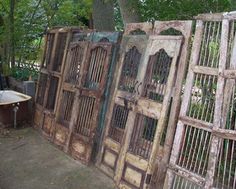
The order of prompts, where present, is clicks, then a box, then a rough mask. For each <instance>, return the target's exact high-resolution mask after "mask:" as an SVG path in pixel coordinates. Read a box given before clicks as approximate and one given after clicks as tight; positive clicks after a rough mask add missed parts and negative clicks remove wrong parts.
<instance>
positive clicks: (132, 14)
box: [118, 0, 141, 24]
mask: <svg viewBox="0 0 236 189" xmlns="http://www.w3.org/2000/svg"><path fill="white" fill-rule="evenodd" d="M118 4H119V7H120V11H121V15H122V19H123V22H124V24H126V23H137V22H141V15H140V12H139V10H138V1H137V0H132V1H127V0H118Z"/></svg>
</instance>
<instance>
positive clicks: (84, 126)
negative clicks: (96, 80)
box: [75, 96, 96, 136]
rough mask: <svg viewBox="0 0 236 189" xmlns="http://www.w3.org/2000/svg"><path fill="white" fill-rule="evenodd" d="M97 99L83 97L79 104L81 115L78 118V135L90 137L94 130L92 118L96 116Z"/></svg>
mask: <svg viewBox="0 0 236 189" xmlns="http://www.w3.org/2000/svg"><path fill="white" fill-rule="evenodd" d="M95 102H96V99H95V98H92V97H87V96H81V97H80V102H79V115H78V116H77V117H78V119H77V124H76V130H75V132H76V133H79V134H81V135H83V136H90V134H91V131H92V130H91V129H92V118H93V114H94V107H95Z"/></svg>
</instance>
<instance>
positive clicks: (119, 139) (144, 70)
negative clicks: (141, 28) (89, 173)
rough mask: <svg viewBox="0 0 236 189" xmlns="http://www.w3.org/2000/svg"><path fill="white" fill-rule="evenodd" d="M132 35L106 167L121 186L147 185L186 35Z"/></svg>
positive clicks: (105, 156)
mask: <svg viewBox="0 0 236 189" xmlns="http://www.w3.org/2000/svg"><path fill="white" fill-rule="evenodd" d="M128 38H129V41H128V42H127V45H126V51H125V53H123V54H124V55H123V59H122V62H123V66H122V69H121V73H120V79H119V82H118V83H117V91H116V94H115V98H114V104H113V107H112V110H111V111H110V112H109V113H110V116H111V119H110V121H109V123H108V125H107V127H108V129H107V136H106V137H105V139H104V148H103V156H102V161H101V167H102V169H103V170H105V171H106V172H107V173H108V174H111V175H112V176H114V177H115V180H116V181H117V183H120V184H119V185H120V187H125V188H143V186H144V184H145V180H146V182H150V177H149V176H146V175H147V174H146V173H147V171H148V169H150V168H151V167H150V166H154V165H150V163H152V164H154V162H153V159H155V158H154V154H155V153H156V148H157V146H158V145H159V141H160V135H161V134H162V130H163V128H164V125H165V124H166V118H167V113H168V107H169V104H170V98H171V93H172V87H173V84H174V79H175V76H176V75H175V74H176V68H177V58H178V55H179V52H180V48H181V43H182V37H180V36H150V37H149V39H147V37H144V36H133V37H131V36H130V37H128ZM145 38H146V39H145ZM108 116H109V115H108Z"/></svg>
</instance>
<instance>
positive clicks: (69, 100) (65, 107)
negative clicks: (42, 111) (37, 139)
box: [59, 90, 75, 127]
mask: <svg viewBox="0 0 236 189" xmlns="http://www.w3.org/2000/svg"><path fill="white" fill-rule="evenodd" d="M62 95H63V97H62V101H61V106H60V115H59V121H60V122H61V123H69V121H70V119H71V113H72V106H73V103H74V97H75V93H74V92H70V91H65V90H63V94H62ZM66 126H67V127H68V126H69V125H68V124H66Z"/></svg>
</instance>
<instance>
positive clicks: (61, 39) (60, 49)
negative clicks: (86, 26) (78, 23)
mask: <svg viewBox="0 0 236 189" xmlns="http://www.w3.org/2000/svg"><path fill="white" fill-rule="evenodd" d="M66 39H67V33H65V32H63V33H59V34H58V37H57V44H56V50H55V57H54V60H53V67H52V70H53V71H57V72H60V71H61V66H62V61H63V56H64V50H65V48H66Z"/></svg>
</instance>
